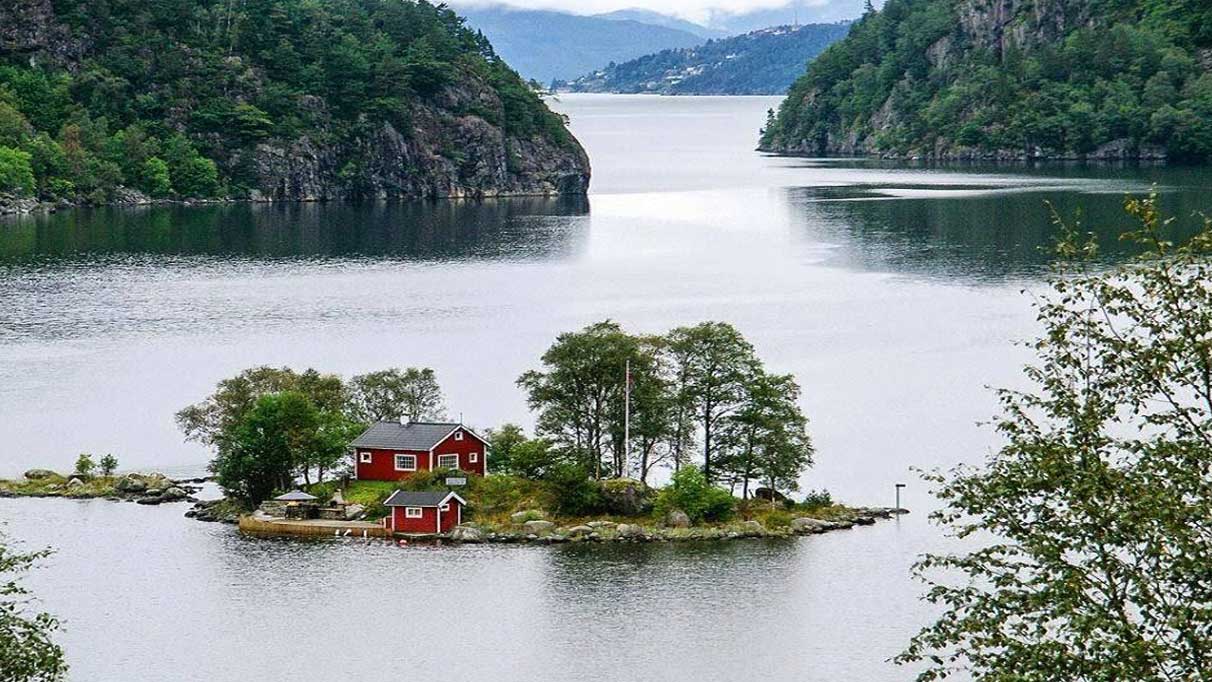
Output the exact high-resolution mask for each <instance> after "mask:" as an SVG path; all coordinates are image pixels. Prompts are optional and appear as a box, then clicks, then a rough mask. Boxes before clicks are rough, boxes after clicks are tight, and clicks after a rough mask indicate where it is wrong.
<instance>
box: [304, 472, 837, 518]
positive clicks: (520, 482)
mask: <svg viewBox="0 0 1212 682" xmlns="http://www.w3.org/2000/svg"><path fill="white" fill-rule="evenodd" d="M447 473H449V472H443V471H440V470H439V471H437V472H432V473H431V472H418V473H417V474H416V475H414V476H413V477H412V478H410V479H406V480H402V481H399V482H392V481H350V482H349V484H348V486H347V488H346V489H345V491H344V492H343V495H344V498H345V501H346V502H349V503H356V504H361V505H363V506H364V507H366V510H367V518H368V519H374V520H377V519H380V518H382V517H384V516H386V515H387V514H388V513H389V511H388V509H387V508H386V507H384V506H383V502H384V501H386V499H387V497H388V496H389V495H391V493H392V492H394V491H395V490H397V489H404V490H445V489H447V488H446V487H445V486H444V485H443V482H444V478H445V476H446V474H447ZM466 478H467V485H466V486H461V487H458V488H455V491H456V492H457V493H458V494H459V496H460V497H462V498H463V499H465V500H467V508H466V510H465V512H464V520H466V521H467V522H470V523H474V524H476V525H477V526H479V527H481V528H483V529H485V530H501V529H508V528H510V527H511V526H513V525H514V524H513V522H512V519H511V518H510V517H511V515H513V514H515V513H518V512H525V511H534V512H538V514H535V516H534V518H543V519H547V520H549V521H553V522H555V523H556V524H558V525H560V526H564V527H571V526H577V525H583V524H586V523H588V522H590V521H613V522H616V523H631V524H638V525H641V526H645V527H658V526H661V525H663V523H664V519H663V517H662V516H661V515H660V514H658V513H656V512H655V511H650V512H648V513H645V514H640V515H635V516H626V515H621V514H610V513H603V514H592V515H563V514H559V513H556V512H555V511H554V510H555V509H556V508H557V504H556V503H557V499H556V494H557V493H556V492H555V491H553V490H552V489H551V488H550V486H549V485H548V484H547V483H545V482H543V481H534V480H530V479H526V478H521V477H518V476H510V475H501V474H492V475H489V476H484V477H480V476H466ZM338 488H340V484H339V483H337V482H335V481H328V482H325V483H319V484H314V485H312V486H310V488H309V492H311V494H313V495H316V496H317V497H319V498H321V499H328V498H329V497H331V496H332V494H333V493H334V492H335V491H336V490H337V489H338ZM855 512H856V510H855V509H853V508H851V507H848V506H845V505H841V504H833V503H828V504H809V505H805V504H798V503H791V502H785V503H783V502H780V503H774V504H771V503H770V502H768V501H765V500H755V499H751V500H748V501H741V500H737V507H736V511H735V513H734V514H733V515H731V516H730V517H729V518H727V519H723V520H719V521H703V522H700V523H698V524H695V525H696V527H700V528H718V529H729V528H732V527H734V526H736V525H737V524H739V523H741V522H743V521H750V520H753V521H758V522H760V523H761V524H762V526H763V527H764V528H766V529H768V530H771V531H778V530H783V529H788V528H789V527H790V526H791V522H792V520H794V519H795V518H797V517H805V516H806V517H811V518H816V519H821V520H834V519H842V518H847V517H853V516H854V514H855Z"/></svg>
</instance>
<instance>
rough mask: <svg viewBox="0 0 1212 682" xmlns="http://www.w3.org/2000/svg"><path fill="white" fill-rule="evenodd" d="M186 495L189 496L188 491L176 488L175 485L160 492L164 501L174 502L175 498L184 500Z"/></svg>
mask: <svg viewBox="0 0 1212 682" xmlns="http://www.w3.org/2000/svg"><path fill="white" fill-rule="evenodd" d="M188 496H189V493H187V492H185V491H184V490H183V489H181V488H178V487H176V486H173V487H171V488H169V489H168V490H165V491H164V492H163V493H162V494H161V497H163V498H164V501H165V502H176V501H177V500H184V499H185V498H186V497H188Z"/></svg>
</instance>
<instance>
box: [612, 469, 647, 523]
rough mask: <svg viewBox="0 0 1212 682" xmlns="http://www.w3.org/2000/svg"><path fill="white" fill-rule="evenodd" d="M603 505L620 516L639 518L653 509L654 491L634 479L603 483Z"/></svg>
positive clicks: (618, 479)
mask: <svg viewBox="0 0 1212 682" xmlns="http://www.w3.org/2000/svg"><path fill="white" fill-rule="evenodd" d="M601 492H602V503H603V505H604V506H605V507H606V511H608V512H609V513H611V514H618V515H620V516H639V515H640V514H644V513H646V512H648V511H650V510H651V509H652V498H653V492H652V489H651V488H649V487H648V486H646V485H644V484H643V483H642V482H640V481H637V480H635V479H634V478H613V479H610V480H607V481H602V484H601Z"/></svg>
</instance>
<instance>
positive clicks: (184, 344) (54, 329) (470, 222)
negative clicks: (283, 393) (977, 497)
mask: <svg viewBox="0 0 1212 682" xmlns="http://www.w3.org/2000/svg"><path fill="white" fill-rule="evenodd" d="M777 102H778V100H777V98H657V97H643V96H637V97H627V96H600V95H577V96H565V97H563V98H562V100H561V101H560V102H558V103H556V107H557V108H559V109H561V110H562V111H564V112H565V113H567V114H569V116H570V117H571V120H572V126H573V129H574V131H575V132H576V134H577V135H578V137H579V138H580V139H581V140H582V141H583V143H584V144H585V145H586V147H587V149H588V150H589V153H590V156H591V158H592V161H593V166H594V179H593V185H592V190H591V196H590V197H589V198H588V199H564V200H535V199H526V200H513V201H489V202H446V203H425V202H419V203H412V204H382V205H368V206H345V205H323V206H320V205H293V206H244V205H234V206H216V207H202V208H188V209H185V208H152V209H143V210H133V211H131V210H125V211H124V210H98V211H76V212H71V213H64V214H57V215H50V216H40V217H33V218H25V219H20V220H10V221H8V222H3V223H0V476H3V475H14V474H17V473H19V472H21V471H22V470H24V469H26V468H29V467H31V466H46V465H54V466H59V467H60V468H67V467H69V466H70V464H71V462H72V461H73V460H74V458H75V456H76V454H77V453H79V452H82V451H89V452H94V453H98V454H102V453H105V452H113V453H114V454H115V455H117V456H118V457H119V459H120V460H121V461H122V463H123V465H124V466H125V467H129V468H141V469H152V468H154V469H160V470H165V471H169V472H194V471H198V470H200V468H201V467H202V466H203V464H204V463H205V461H206V459H207V453H206V452H205V451H204V450H202V449H201V448H199V447H197V446H195V445H191V444H186V443H183V442H182V440H181V436H180V434H179V432H178V431H177V430H176V427H175V425H174V424H173V421H172V414H173V412H174V411H176V410H177V409H179V408H180V407H182V406H184V405H186V404H188V403H190V402H193V401H196V400H199V399H201V398H203V397H204V396H205V395H206V394H207V393H208V392H209V391H210V389H211V388H213V386H214V384H215V382H216V381H218V380H219V379H221V378H223V377H226V376H229V375H231V374H234V373H235V372H238V371H239V370H240V369H243V368H245V367H248V366H252V365H257V364H273V365H291V366H294V367H300V368H301V367H308V366H313V367H316V368H319V369H323V370H326V371H334V372H338V373H342V374H352V373H357V372H363V371H367V370H371V369H377V368H382V367H388V366H405V365H417V366H430V367H433V368H434V369H435V370H436V371H437V373H438V376H439V378H440V380H441V381H442V384H443V386H444V388H445V390H446V395H447V403H448V405H449V408H450V411H451V413H452V416H458V415H459V414H460V413H461V414H462V415H463V417H464V419H465V420H466V421H467V422H469V423H471V424H475V425H479V426H492V425H497V424H500V423H502V422H505V421H516V422H520V423H523V424H529V423H530V416H529V414H528V413H527V411H526V408H525V404H524V400H523V396H522V395H521V393H520V392H519V391H518V390H517V388H516V387H515V386H514V383H513V382H514V379H516V377H517V376H518V375H519V374H521V373H522V372H523V371H525V370H527V369H530V368H532V367H534V366H536V363H537V359H538V357H539V355H540V354H541V353H542V352H543V350H544V349H545V348H546V347H547V346H548V345H549V344H550V343H551V341H552V340H553V338H554V337H555V336H556V334H558V333H560V332H562V331H567V330H571V329H576V328H579V327H581V326H584V325H586V324H589V323H592V322H595V321H599V320H602V319H605V318H611V319H615V320H618V321H619V322H621V323H623V324H624V325H625V326H627V327H628V328H630V329H632V330H635V331H644V332H658V331H664V330H666V329H668V328H670V327H673V326H676V325H680V324H686V323H694V322H698V321H702V320H707V319H717V320H726V321H729V322H732V323H733V324H735V325H737V326H738V327H739V328H740V329H741V330H742V331H743V332H744V333H745V334H746V335H747V336H748V337H749V338H750V339H751V340H752V341H753V342H754V344H755V345H756V346H757V348H758V351H759V353H760V354H761V355H762V357H763V358H765V360H766V361H767V364H768V366H769V367H770V368H771V369H772V370H775V371H778V372H792V373H794V374H795V375H796V376H797V377H798V379H799V380H800V383H801V384H802V385H803V387H804V398H803V406H804V409H805V411H806V413H807V414H808V415H809V417H810V419H811V420H812V423H811V430H812V435H813V437H814V439H815V442H816V445H817V449H818V455H817V464H816V466H815V467H814V468H813V469H812V470H811V471H810V472H809V473H808V474H807V475H806V476H805V477H804V479H803V482H802V487H803V488H805V489H809V488H822V487H824V488H828V489H829V490H830V491H832V492H833V494H834V496H835V497H838V498H841V499H843V500H845V501H848V502H852V503H856V504H891V503H892V490H893V488H892V486H893V483H895V482H898V481H905V482H908V483H909V484H910V487H909V488H908V489H907V491H906V494H905V504H906V506H909V507H911V508H913V509H914V510H915V512H917V513H915V514H912V515H910V516H908V517H905V518H902V519H900V520H898V521H892V522H883V523H881V524H880V525H877V526H875V527H874V528H864V529H858V530H855V531H852V532H846V533H834V534H830V535H826V536H821V537H813V538H808V539H803V540H798V541H793V542H778V543H775V542H770V543H737V544H731V545H714V546H712V545H706V546H696V547H689V546H687V547H671V546H651V547H648V546H645V547H627V548H600V547H589V548H582V547H575V548H574V547H565V548H518V547H508V548H504V547H466V548H457V549H455V548H441V549H432V548H428V549H426V548H412V549H400V548H393V547H387V546H385V545H382V544H371V545H362V544H358V543H353V544H343V543H336V542H318V543H317V542H311V543H308V542H293V541H292V542H278V541H264V540H250V539H246V538H242V537H240V536H238V535H237V534H236V533H234V532H233V531H232V530H231V529H230V528H226V527H218V526H212V525H207V524H201V523H196V522H192V521H188V520H184V519H182V518H181V513H182V512H183V511H184V508H183V507H181V506H167V507H161V508H146V507H136V506H134V505H123V504H112V503H106V502H101V501H97V502H70V501H10V500H0V519H3V520H4V521H5V522H6V525H7V528H6V532H8V533H9V534H10V535H12V536H13V537H15V538H17V539H19V540H20V541H22V542H23V543H25V544H26V545H27V546H31V547H35V546H43V545H52V546H54V547H56V548H57V549H58V550H59V551H58V553H57V554H56V555H55V556H54V557H53V558H52V559H51V560H50V561H49V562H48V564H47V566H45V567H44V568H43V569H41V570H40V571H39V572H37V573H36V574H35V575H34V576H32V578H31V584H32V585H33V586H34V587H35V588H36V589H37V590H38V593H39V595H40V596H41V597H42V604H43V606H44V607H45V608H47V609H49V610H52V611H54V612H55V613H57V614H59V615H61V616H63V617H64V618H65V619H66V621H67V630H66V632H65V633H64V635H63V637H62V641H63V643H64V644H65V646H66V647H67V649H68V653H69V657H70V660H71V663H72V665H73V669H74V674H73V679H77V680H124V679H130V678H131V676H132V675H135V676H137V674H138V673H140V672H145V671H148V670H157V671H159V670H164V671H173V676H174V678H175V679H190V680H192V679H198V680H214V679H245V678H247V679H252V678H263V679H281V678H283V677H284V676H285V675H287V674H289V672H290V671H306V673H307V674H308V675H309V676H323V677H328V678H333V677H337V676H347V677H351V678H352V677H355V676H358V675H363V676H371V675H381V674H382V671H384V670H387V669H392V670H398V671H401V672H406V673H408V674H409V676H410V677H417V678H425V677H432V676H438V675H443V676H445V677H449V678H453V679H501V680H515V679H516V680H551V681H553V682H554V681H558V680H598V679H613V680H646V679H668V680H675V681H680V680H696V681H697V680H712V679H735V678H737V677H740V676H749V675H771V676H778V677H784V678H793V679H802V680H821V681H826V680H828V681H831V682H832V681H835V680H862V681H882V680H888V681H891V680H902V679H907V678H908V677H909V673H908V672H907V671H904V670H899V669H897V668H895V667H894V666H891V665H890V664H888V663H887V662H886V661H887V659H888V658H889V657H891V656H893V655H895V654H896V653H897V652H898V651H899V650H900V648H901V647H902V646H903V644H904V642H905V640H906V638H907V637H908V636H909V635H910V634H912V633H913V632H914V631H915V630H916V628H917V627H919V626H920V625H922V624H924V623H925V622H926V620H927V619H928V618H929V615H930V612H929V610H927V609H925V608H924V607H923V606H922V605H921V604H920V603H918V601H917V598H916V597H917V594H918V592H919V588H918V586H917V585H915V584H914V583H913V582H912V581H910V580H909V578H908V568H909V566H910V564H911V563H912V562H913V560H914V558H915V557H916V556H917V555H919V554H920V553H922V552H924V551H929V550H935V549H939V548H943V547H945V546H946V544H945V540H944V538H942V536H941V535H940V534H939V532H938V531H937V529H934V528H932V527H931V526H929V525H928V524H927V523H926V521H925V516H926V512H927V511H928V509H929V506H930V504H931V503H930V498H929V496H928V494H927V491H926V490H924V489H923V486H922V484H921V483H920V482H917V481H916V479H915V477H914V476H913V474H912V473H911V471H910V468H911V467H918V468H933V467H946V466H950V465H953V464H955V463H958V462H961V461H968V462H974V461H979V460H980V459H981V458H982V457H983V456H984V455H985V453H987V452H988V451H989V449H990V448H992V447H995V446H996V440H995V438H994V436H993V434H991V433H990V432H989V431H988V430H987V429H984V428H981V427H978V426H977V422H978V421H980V420H984V419H987V418H988V417H989V416H991V415H992V414H993V412H994V409H995V407H996V406H995V404H994V401H993V400H992V397H991V394H990V392H989V390H988V389H987V388H986V386H1004V385H1016V384H1018V383H1020V382H1021V373H1020V371H1019V367H1020V366H1021V365H1022V363H1023V362H1024V361H1025V360H1026V359H1027V356H1026V355H1025V354H1024V353H1023V351H1022V350H1021V349H1019V348H1017V347H1016V346H1015V345H1014V343H1013V342H1014V341H1016V340H1023V339H1027V338H1029V337H1030V336H1031V335H1032V334H1033V330H1034V322H1033V315H1032V313H1031V310H1030V307H1029V300H1030V299H1029V296H1028V295H1024V293H1023V290H1024V289H1026V290H1027V291H1030V290H1031V289H1033V288H1038V287H1039V286H1040V284H1039V282H1040V277H1041V274H1042V273H1043V272H1044V271H1045V270H1046V267H1047V257H1046V256H1045V254H1044V253H1043V252H1042V250H1041V249H1042V248H1043V247H1046V246H1047V244H1048V243H1049V242H1050V239H1051V238H1052V236H1053V235H1054V230H1053V229H1052V228H1051V227H1050V225H1049V222H1050V214H1049V209H1048V208H1047V206H1046V205H1045V202H1051V203H1052V205H1053V206H1054V207H1055V209H1056V210H1057V211H1058V212H1059V213H1061V214H1062V215H1066V216H1072V215H1073V214H1074V212H1075V211H1077V210H1078V209H1079V208H1080V209H1081V210H1082V212H1083V214H1084V218H1083V220H1084V221H1085V223H1086V226H1087V229H1091V230H1094V231H1096V232H1098V233H1099V234H1101V235H1104V236H1107V237H1108V243H1107V247H1108V248H1107V258H1108V260H1114V259H1116V258H1119V257H1122V256H1123V250H1122V247H1120V246H1119V245H1117V244H1115V243H1114V242H1113V241H1112V240H1110V237H1111V236H1113V235H1115V234H1116V233H1118V232H1119V231H1120V230H1121V229H1123V228H1126V227H1128V226H1129V224H1128V223H1127V222H1126V221H1125V219H1124V218H1123V217H1122V214H1121V213H1120V210H1119V207H1120V204H1121V203H1122V201H1123V197H1124V195H1125V194H1126V193H1143V192H1147V191H1149V189H1150V187H1154V186H1156V188H1157V190H1158V191H1159V192H1161V193H1162V197H1163V203H1164V205H1165V207H1166V208H1167V209H1168V210H1170V211H1172V212H1174V213H1175V214H1177V215H1180V216H1182V217H1183V222H1184V224H1185V225H1186V226H1188V227H1190V226H1191V225H1193V224H1194V223H1195V221H1194V219H1193V218H1192V214H1193V213H1194V212H1196V211H1199V210H1206V211H1212V193H1209V189H1210V188H1212V176H1210V175H1209V174H1208V173H1207V172H1204V171H1193V170H1182V169H1111V168H1098V169H1091V168H1081V167H1068V168H1062V167H1050V168H1044V169H1025V168H1024V169H1007V168H995V169H989V168H980V167H951V168H941V169H940V168H925V167H916V168H915V167H905V166H894V165H887V164H880V163H873V162H866V161H824V160H814V159H798V158H775V157H767V156H763V155H761V154H757V153H755V152H753V151H752V147H753V146H754V143H755V140H756V131H757V128H758V127H759V126H760V125H761V123H762V122H763V121H764V119H765V112H766V110H767V109H769V108H771V107H774V106H776V105H777ZM406 641H407V642H412V643H413V644H412V645H410V646H402V645H401V644H400V643H401V642H406Z"/></svg>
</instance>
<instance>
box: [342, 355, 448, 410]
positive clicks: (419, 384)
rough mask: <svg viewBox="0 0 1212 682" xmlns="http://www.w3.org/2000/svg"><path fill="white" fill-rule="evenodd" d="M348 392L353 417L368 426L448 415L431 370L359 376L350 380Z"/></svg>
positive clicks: (392, 371)
mask: <svg viewBox="0 0 1212 682" xmlns="http://www.w3.org/2000/svg"><path fill="white" fill-rule="evenodd" d="M348 392H349V396H348V400H349V414H350V417H351V418H353V419H355V420H357V421H360V422H363V423H366V424H370V423H373V422H377V421H388V420H394V419H400V418H404V419H407V420H409V421H414V422H415V421H437V420H440V419H444V418H445V415H446V406H445V404H444V403H443V400H442V388H441V386H439V385H438V379H437V376H436V375H435V374H434V371H433V370H432V369H429V368H424V369H418V368H416V367H409V368H407V369H396V368H393V369H385V370H381V371H378V372H370V373H367V374H360V375H358V376H355V377H354V378H352V379H350V380H349V387H348Z"/></svg>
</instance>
